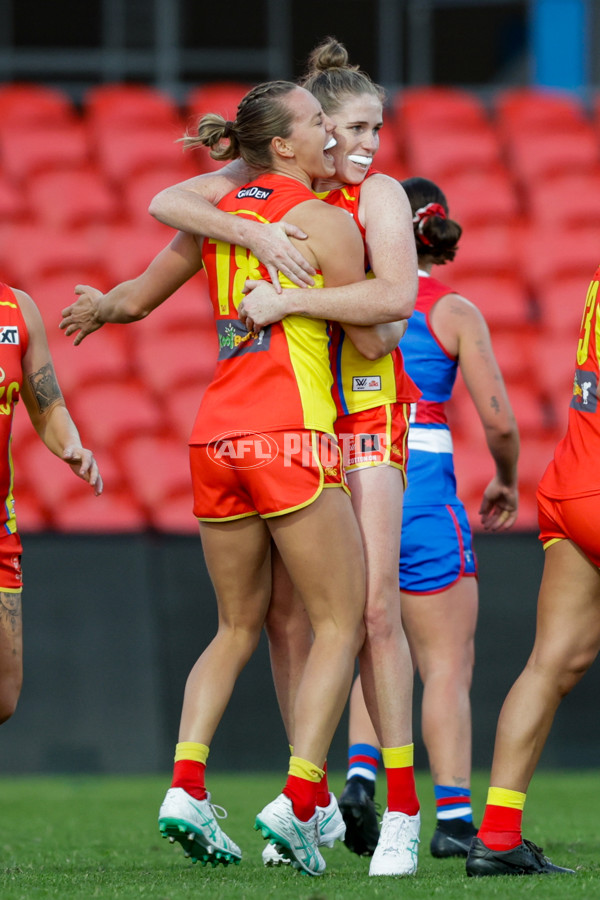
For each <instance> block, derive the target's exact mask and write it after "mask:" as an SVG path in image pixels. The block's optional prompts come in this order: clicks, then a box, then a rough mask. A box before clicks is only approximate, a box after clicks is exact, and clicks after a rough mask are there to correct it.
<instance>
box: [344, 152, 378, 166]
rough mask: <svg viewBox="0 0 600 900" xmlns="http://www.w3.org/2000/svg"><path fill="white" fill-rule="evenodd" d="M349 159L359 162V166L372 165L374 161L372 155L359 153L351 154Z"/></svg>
mask: <svg viewBox="0 0 600 900" xmlns="http://www.w3.org/2000/svg"><path fill="white" fill-rule="evenodd" d="M348 159H349V160H350V161H351V162H354V163H358V165H359V166H370V165H371V163H372V162H373V157H372V156H358V154H355V153H353V154H352V155H351V156H348Z"/></svg>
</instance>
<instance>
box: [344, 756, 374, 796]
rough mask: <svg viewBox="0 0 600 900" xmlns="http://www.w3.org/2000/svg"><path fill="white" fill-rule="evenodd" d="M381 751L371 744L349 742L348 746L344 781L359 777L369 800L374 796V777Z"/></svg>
mask: <svg viewBox="0 0 600 900" xmlns="http://www.w3.org/2000/svg"><path fill="white" fill-rule="evenodd" d="M380 759H381V753H380V751H379V748H378V747H374V746H373V745H372V744H351V746H350V747H349V748H348V773H347V775H346V781H351V780H354V779H359V780H360V781H361V782H362V783H363V784H364V786H365V789H366V791H367V793H368V794H369V796H370V798H371V800H372V799H373V797H374V796H375V779H376V778H377V767H378V765H379V760H380Z"/></svg>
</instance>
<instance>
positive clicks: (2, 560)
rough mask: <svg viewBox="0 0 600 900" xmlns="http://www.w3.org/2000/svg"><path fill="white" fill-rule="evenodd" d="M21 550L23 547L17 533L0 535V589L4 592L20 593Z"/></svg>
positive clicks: (21, 585) (21, 587)
mask: <svg viewBox="0 0 600 900" xmlns="http://www.w3.org/2000/svg"><path fill="white" fill-rule="evenodd" d="M22 552H23V547H22V545H21V538H20V537H19V535H18V534H5V535H3V536H2V537H0V591H3V592H4V593H6V594H20V593H21V591H22V590H23V575H22V573H21V553H22Z"/></svg>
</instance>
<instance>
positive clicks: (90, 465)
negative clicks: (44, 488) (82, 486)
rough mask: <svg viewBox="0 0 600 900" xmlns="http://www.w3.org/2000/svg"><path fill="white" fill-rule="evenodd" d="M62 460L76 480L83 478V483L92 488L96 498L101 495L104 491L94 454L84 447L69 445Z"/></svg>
mask: <svg viewBox="0 0 600 900" xmlns="http://www.w3.org/2000/svg"><path fill="white" fill-rule="evenodd" d="M62 458H63V459H64V461H65V462H66V463H67V464H68V465H69V466H70V467H71V471H72V472H74V474H75V475H77V477H78V478H83V480H84V481H87V482H88V484H90V485H91V486H92V487H93V488H94V493H95V495H96V496H98V495H99V494H101V493H102V491H103V489H104V484H103V482H102V475H101V474H100V471H99V469H98V463H97V462H96V460H95V459H94V454H93V453H92V451H91V450H86V449H85V447H79V446H77V445H71V446H69V447H65V449H64V451H63V455H62Z"/></svg>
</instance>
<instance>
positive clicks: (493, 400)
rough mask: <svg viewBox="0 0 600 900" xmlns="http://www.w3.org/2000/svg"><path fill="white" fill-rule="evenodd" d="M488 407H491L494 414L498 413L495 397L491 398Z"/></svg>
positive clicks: (498, 406)
mask: <svg viewBox="0 0 600 900" xmlns="http://www.w3.org/2000/svg"><path fill="white" fill-rule="evenodd" d="M490 406H491V407H492V409H493V410H494V412H497V413H498V412H500V404H499V403H498V398H497V397H492V399H491V401H490Z"/></svg>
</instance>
